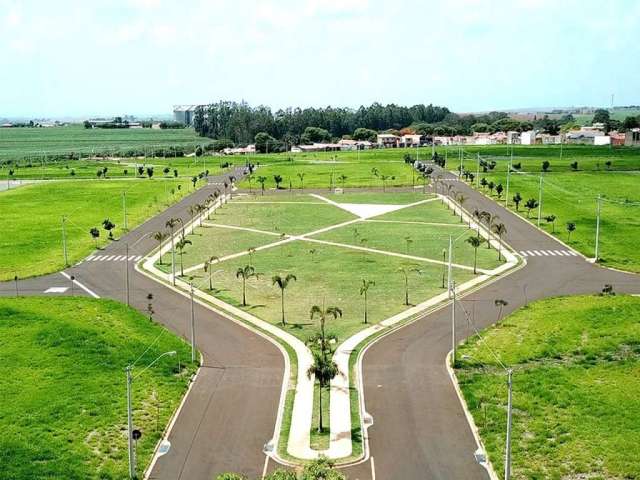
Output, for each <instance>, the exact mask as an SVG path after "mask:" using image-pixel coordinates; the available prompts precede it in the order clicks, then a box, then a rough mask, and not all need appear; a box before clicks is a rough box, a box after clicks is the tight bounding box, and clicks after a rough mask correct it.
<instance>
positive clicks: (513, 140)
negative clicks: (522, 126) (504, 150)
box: [507, 130, 520, 145]
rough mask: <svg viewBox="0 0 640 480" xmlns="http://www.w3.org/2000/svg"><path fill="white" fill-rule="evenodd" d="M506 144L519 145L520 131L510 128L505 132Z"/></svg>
mask: <svg viewBox="0 0 640 480" xmlns="http://www.w3.org/2000/svg"><path fill="white" fill-rule="evenodd" d="M507 144H509V145H519V144H520V132H516V131H515V130H510V131H508V132H507Z"/></svg>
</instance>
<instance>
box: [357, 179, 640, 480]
mask: <svg viewBox="0 0 640 480" xmlns="http://www.w3.org/2000/svg"><path fill="white" fill-rule="evenodd" d="M440 173H441V174H443V176H444V177H445V178H450V179H453V178H455V177H453V175H451V174H448V173H445V172H442V171H440ZM451 183H452V184H453V185H454V186H453V189H454V190H455V191H457V192H458V193H463V194H464V196H465V197H467V201H466V202H465V204H464V205H465V208H466V209H467V210H468V211H473V209H474V208H478V209H479V210H481V211H482V210H486V211H489V212H492V213H494V214H497V215H499V217H500V221H501V222H503V223H504V224H505V226H506V227H507V234H506V235H505V237H504V238H505V240H506V241H507V242H508V243H509V244H510V245H511V246H512V247H513V248H514V249H515V250H516V251H520V250H530V249H535V250H538V251H539V250H566V247H565V246H564V245H562V243H560V242H558V241H557V240H555V239H554V238H551V237H550V236H548V235H546V234H544V233H542V232H541V231H540V230H538V229H537V228H535V227H534V226H533V225H531V224H529V223H528V222H526V221H524V220H523V219H521V218H519V217H518V216H517V215H515V214H514V213H511V212H509V211H508V210H506V209H505V208H503V207H501V206H499V205H497V204H496V203H495V202H493V201H492V200H489V199H488V198H486V197H485V196H483V195H481V194H479V193H478V192H476V191H474V190H473V189H472V188H470V187H468V186H467V185H465V184H464V183H462V182H458V181H456V180H452V181H451ZM461 241H462V240H461ZM481 248H485V247H481ZM526 260H527V265H526V266H525V267H524V268H522V269H520V270H517V271H515V272H514V273H511V274H510V275H507V276H505V277H502V278H500V279H498V280H497V281H495V282H493V283H490V284H488V285H486V286H484V287H482V288H481V289H479V290H477V291H476V292H475V293H471V294H469V295H467V296H465V297H464V299H463V300H462V304H463V306H464V308H465V309H466V310H467V311H468V312H470V313H471V314H472V317H473V322H474V324H475V325H476V326H477V327H479V328H482V327H486V326H488V325H491V324H492V323H494V322H496V320H497V313H498V309H497V308H496V307H495V304H494V300H496V299H504V300H507V301H508V302H509V304H508V306H506V307H505V308H504V311H503V315H507V314H509V313H510V312H512V311H513V310H515V309H518V308H520V307H521V306H523V305H524V304H525V303H526V302H531V301H534V300H537V299H541V298H545V297H551V296H557V295H571V294H583V293H594V292H600V291H601V289H602V287H603V286H604V285H605V284H612V285H613V286H614V290H615V291H617V292H629V293H640V277H639V276H636V275H633V274H626V273H621V272H616V271H613V270H608V269H604V268H601V267H599V266H595V265H593V264H591V263H589V262H587V261H586V260H585V259H584V258H583V257H581V256H558V255H542V256H531V257H527V258H526ZM472 333H473V330H472V329H471V328H470V326H469V324H468V323H467V321H466V318H465V316H464V314H463V313H462V312H461V311H460V308H457V315H456V334H457V335H456V339H457V340H458V341H461V340H463V339H464V338H466V337H468V336H470V335H471V334H472ZM450 350H451V309H450V306H449V305H448V306H447V307H445V308H442V309H440V310H438V311H436V312H434V313H432V314H430V315H427V316H425V317H423V318H421V319H420V320H418V321H417V322H415V323H412V324H411V325H409V326H406V327H404V328H401V329H400V330H397V331H396V332H394V333H392V334H390V335H388V336H386V337H383V338H382V339H381V340H380V341H378V342H376V343H375V344H373V345H372V346H371V347H370V348H369V349H368V350H367V352H366V353H365V355H364V357H363V380H364V399H365V407H366V410H367V412H368V413H370V414H371V415H372V416H373V420H374V424H373V426H371V427H370V428H369V431H368V434H369V445H370V451H371V456H373V457H374V465H375V476H376V478H379V479H403V480H411V479H416V480H417V479H443V480H444V479H447V480H451V479H465V480H473V479H483V480H484V479H487V478H488V475H487V473H486V471H485V470H484V468H482V467H481V466H480V465H479V464H477V463H476V461H475V458H474V456H473V453H474V451H475V450H476V444H475V440H474V438H473V436H472V433H471V430H470V429H469V426H468V423H467V421H466V418H465V416H464V412H463V409H462V407H461V406H460V403H459V401H458V397H457V396H456V393H455V390H454V387H453V385H452V383H451V380H450V378H449V375H448V373H447V370H446V367H445V358H446V355H447V353H448V352H449V351H450ZM505 385H506V383H505ZM505 388H506V387H505ZM514 395H517V392H514ZM505 421H506V419H505ZM516 461H517V460H516ZM345 471H346V473H347V474H348V475H349V478H350V479H351V480H355V479H359V480H364V479H372V478H373V475H372V467H371V462H365V463H362V464H360V465H358V466H354V467H351V468H347V469H345Z"/></svg>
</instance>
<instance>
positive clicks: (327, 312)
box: [309, 304, 342, 358]
mask: <svg viewBox="0 0 640 480" xmlns="http://www.w3.org/2000/svg"><path fill="white" fill-rule="evenodd" d="M309 317H310V318H311V320H312V321H313V320H314V319H315V318H316V317H318V319H319V320H320V338H319V340H320V350H321V353H322V356H323V357H324V358H326V352H327V351H328V348H327V334H326V330H325V325H326V323H327V320H329V319H330V318H333V319H334V320H337V319H338V317H342V310H341V309H340V308H339V307H335V306H333V307H327V308H324V304H323V305H322V307H319V306H318V305H314V306H313V307H311V310H310V311H309Z"/></svg>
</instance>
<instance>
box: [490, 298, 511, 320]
mask: <svg viewBox="0 0 640 480" xmlns="http://www.w3.org/2000/svg"><path fill="white" fill-rule="evenodd" d="M493 304H494V305H495V306H496V307H498V308H499V310H498V319H497V320H496V321H497V322H499V321H500V319H501V318H502V309H503V308H504V307H506V306H507V305H509V302H507V301H506V300H503V299H501V298H498V299H496V300H494V301H493Z"/></svg>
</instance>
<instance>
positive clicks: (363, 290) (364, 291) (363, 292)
mask: <svg viewBox="0 0 640 480" xmlns="http://www.w3.org/2000/svg"><path fill="white" fill-rule="evenodd" d="M375 284H376V282H374V281H373V280H365V279H364V278H363V279H362V286H361V287H360V295H363V296H364V323H367V321H368V317H369V315H368V313H369V312H368V308H367V292H368V291H369V288H370V287H373V286H375Z"/></svg>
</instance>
